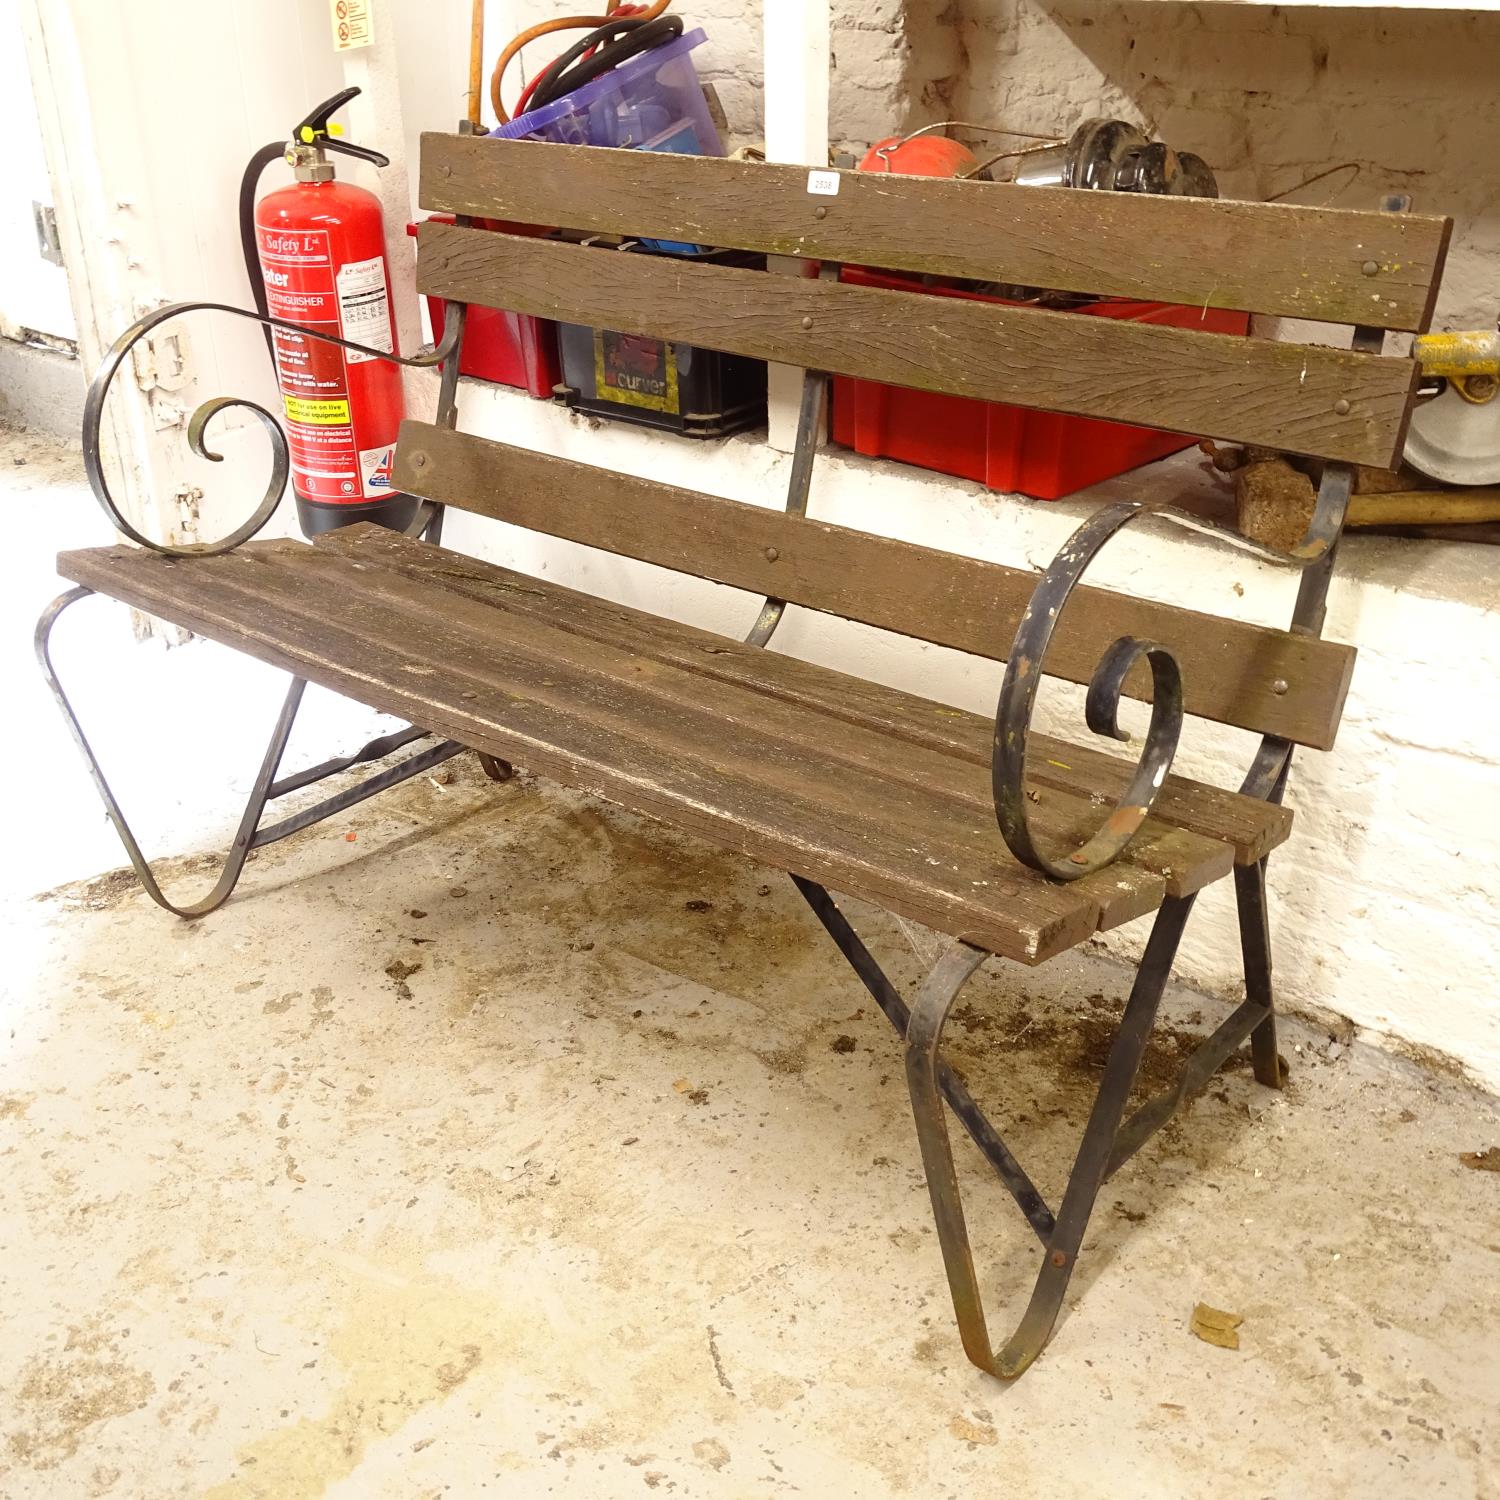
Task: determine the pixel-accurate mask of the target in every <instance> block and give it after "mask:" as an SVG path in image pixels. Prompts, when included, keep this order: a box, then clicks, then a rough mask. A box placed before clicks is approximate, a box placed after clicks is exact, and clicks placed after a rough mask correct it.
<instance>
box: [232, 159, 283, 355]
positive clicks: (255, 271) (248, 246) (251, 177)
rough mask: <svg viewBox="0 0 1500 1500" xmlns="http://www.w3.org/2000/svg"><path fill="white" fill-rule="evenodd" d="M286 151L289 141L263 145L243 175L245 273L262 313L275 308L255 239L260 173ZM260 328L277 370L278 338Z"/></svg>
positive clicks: (242, 236) (257, 307)
mask: <svg viewBox="0 0 1500 1500" xmlns="http://www.w3.org/2000/svg"><path fill="white" fill-rule="evenodd" d="M285 155H286V142H285V141H273V142H272V143H271V144H270V145H269V146H262V147H261V148H260V150H259V151H257V152H256V153H255V155H254V156H252V157H251V158H250V160H249V161H248V162H247V163H246V164H245V174H244V176H243V177H241V178H240V253H241V254H242V255H243V256H244V257H245V275H247V276H248V277H249V278H250V295H251V297H253V298H254V299H255V310H256V311H257V312H258V313H260V315H261V316H262V317H269V316H270V312H271V308H270V304H269V303H268V302H267V301H266V280H265V277H264V276H262V275H261V271H260V249H259V247H258V246H257V244H256V243H255V194H256V192H257V190H258V189H259V187H260V174H261V173H262V172H264V171H265V169H266V168H267V167H269V166H270V165H271V163H272V162H273V161H279V160H280V159H281V158H282V157H283V156H285ZM260 331H261V332H262V333H263V334H265V336H266V353H267V354H269V355H270V356H271V368H272V369H273V370H274V369H275V368H276V341H275V339H274V338H273V337H272V334H271V330H270V329H269V328H268V327H266V325H265V324H264V323H262V324H261V329H260Z"/></svg>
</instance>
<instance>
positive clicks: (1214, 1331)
mask: <svg viewBox="0 0 1500 1500" xmlns="http://www.w3.org/2000/svg"><path fill="white" fill-rule="evenodd" d="M1244 1321H1245V1320H1244V1319H1243V1318H1242V1317H1241V1316H1240V1315H1239V1314H1238V1313H1232V1312H1223V1311H1222V1310H1220V1309H1219V1308H1217V1307H1210V1306H1209V1305H1208V1303H1206V1302H1200V1303H1199V1304H1198V1305H1197V1306H1196V1307H1195V1308H1194V1309H1193V1321H1192V1324H1191V1327H1192V1330H1193V1332H1194V1333H1195V1334H1196V1335H1197V1336H1198V1337H1199V1338H1200V1339H1202V1340H1203V1342H1204V1343H1205V1344H1213V1345H1215V1346H1217V1347H1218V1348H1220V1349H1238V1348H1239V1347H1240V1333H1239V1329H1240V1324H1241V1323H1243V1322H1244Z"/></svg>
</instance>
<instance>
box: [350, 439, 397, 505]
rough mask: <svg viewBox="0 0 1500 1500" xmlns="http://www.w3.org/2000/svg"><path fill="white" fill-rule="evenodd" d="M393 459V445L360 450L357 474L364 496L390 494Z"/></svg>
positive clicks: (394, 447)
mask: <svg viewBox="0 0 1500 1500" xmlns="http://www.w3.org/2000/svg"><path fill="white" fill-rule="evenodd" d="M395 459H396V445H395V444H394V443H387V444H386V445H385V447H384V448H362V449H360V454H359V474H360V479H361V482H362V486H363V489H364V492H365V494H366V495H368V496H378V495H384V494H388V493H389V492H390V488H391V465H392V464H393V463H394V462H395Z"/></svg>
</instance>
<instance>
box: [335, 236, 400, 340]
mask: <svg viewBox="0 0 1500 1500" xmlns="http://www.w3.org/2000/svg"><path fill="white" fill-rule="evenodd" d="M338 294H339V322H340V323H341V324H342V325H343V330H344V337H345V338H346V339H349V340H350V341H351V342H352V343H356V344H368V345H369V346H370V348H372V349H379V350H380V351H381V353H382V354H389V353H390V352H391V309H390V303H389V301H388V299H387V297H386V291H385V261H384V260H383V259H382V258H381V257H380V256H378V255H377V256H374V257H372V258H371V259H369V260H351V261H350V262H349V263H348V264H347V265H342V266H340V267H339V275H338ZM374 357H375V356H374V355H373V354H360V353H357V352H356V351H355V350H353V349H349V350H346V351H345V358H346V359H347V360H348V361H349V363H350V364H351V365H357V364H362V363H363V362H364V361H365V360H369V359H374Z"/></svg>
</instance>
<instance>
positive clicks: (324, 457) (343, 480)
mask: <svg viewBox="0 0 1500 1500" xmlns="http://www.w3.org/2000/svg"><path fill="white" fill-rule="evenodd" d="M358 92H359V90H358V89H353V88H350V89H344V90H343V91H342V92H340V93H338V94H335V95H334V96H333V98H331V99H327V100H325V101H324V102H323V103H322V104H320V105H319V106H318V107H317V108H316V109H315V110H313V112H312V113H311V114H310V115H308V117H307V118H306V119H305V120H304V121H302V123H301V124H300V125H298V126H297V128H296V130H295V131H294V132H293V135H292V139H291V141H290V142H287V143H280V142H278V143H277V144H276V145H275V146H268V147H266V148H264V149H263V150H262V151H260V152H258V153H257V154H256V156H255V157H254V158H252V160H251V162H250V165H249V167H248V168H247V169H246V174H245V184H244V187H243V189H242V191H241V195H240V212H241V225H240V228H241V237H242V239H243V240H244V241H245V260H246V267H247V269H248V270H249V271H250V279H251V283H252V285H253V287H254V289H255V300H256V304H257V306H258V307H259V308H260V310H261V311H262V312H265V313H269V314H270V315H271V316H272V317H275V318H281V319H284V320H285V321H286V322H289V323H296V324H298V325H299V326H300V327H303V328H307V329H309V330H312V331H315V332H318V333H328V334H333V335H334V336H335V337H337V338H342V339H347V340H349V341H350V342H351V343H356V344H363V345H366V346H367V347H368V348H370V349H372V350H379V351H380V352H382V353H386V354H398V353H399V352H400V351H399V350H398V349H397V348H396V330H395V319H394V314H393V308H392V303H391V290H390V272H389V268H388V266H387V264H386V257H385V233H384V226H383V223H382V219H381V209H380V200H379V199H378V198H377V197H376V196H375V195H374V194H373V193H370V192H366V191H365V189H364V188H361V187H355V186H354V185H353V184H352V183H347V182H338V181H336V180H335V177H334V170H333V163H332V162H331V161H329V160H328V156H327V153H328V152H329V151H339V152H342V153H343V154H344V155H346V156H352V157H355V158H357V159H358V160H360V161H366V162H370V163H371V164H372V165H374V166H377V167H384V166H388V165H389V164H390V159H389V158H388V157H386V156H383V155H382V154H381V153H380V152H378V151H370V150H368V149H366V148H365V147H363V146H356V145H353V144H352V143H351V142H348V141H344V140H340V139H338V138H337V136H338V131H339V127H338V126H336V125H332V124H330V122H329V116H330V115H332V114H333V112H334V111H335V110H337V109H340V108H342V107H343V105H345V104H346V103H348V101H349V100H350V99H351V98H353V97H354V95H355V94H357V93H358ZM274 155H282V156H284V157H285V159H286V161H287V164H288V165H289V166H290V167H291V168H292V170H293V172H294V173H295V175H296V180H295V182H293V183H291V184H289V185H288V186H286V187H283V188H278V189H276V190H275V191H274V192H271V193H267V194H266V196H265V197H264V198H262V199H261V200H260V202H259V203H256V204H255V205H254V212H253V222H251V223H249V224H247V223H246V219H247V217H249V215H248V212H247V211H248V209H249V206H250V200H252V199H253V196H254V192H255V185H256V183H257V182H258V180H259V177H260V172H261V169H262V168H263V167H264V166H265V165H266V162H267V161H268V160H270V159H272V157H273V156H274ZM252 254H253V260H252ZM268 332H269V334H270V337H269V339H268V340H267V342H268V345H269V347H270V348H271V352H272V358H273V360H274V361H275V365H276V379H277V383H278V384H279V385H280V387H281V398H282V406H283V411H284V425H285V429H286V436H287V446H288V448H289V450H290V457H291V470H292V488H293V490H294V491H295V493H296V498H297V516H298V519H299V521H300V522H301V524H302V531H303V533H304V535H306V536H309V537H311V536H316V535H317V534H318V533H320V532H324V531H332V530H333V529H334V528H335V527H338V526H348V525H351V524H352V523H353V522H355V521H375V522H378V523H379V524H380V525H382V526H389V527H392V528H394V529H396V530H402V529H404V528H405V527H406V526H407V525H408V524H409V523H410V521H411V520H412V518H413V516H414V515H415V514H416V508H417V500H416V498H415V497H414V496H411V495H406V494H402V493H401V492H400V491H398V490H394V489H393V488H392V486H391V462H392V458H393V455H394V453H395V448H396V434H397V430H398V429H399V427H400V425H401V418H402V415H403V407H402V395H401V371H400V368H399V367H398V366H397V365H395V364H393V363H391V362H390V361H388V360H383V359H380V358H379V357H378V356H377V355H375V354H364V353H358V352H355V351H353V350H348V349H341V348H340V347H339V346H338V345H337V344H328V343H324V342H322V341H321V340H318V339H312V338H305V337H303V336H302V335H300V334H297V333H292V332H289V331H288V330H287V329H284V328H276V329H271V330H268Z"/></svg>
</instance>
